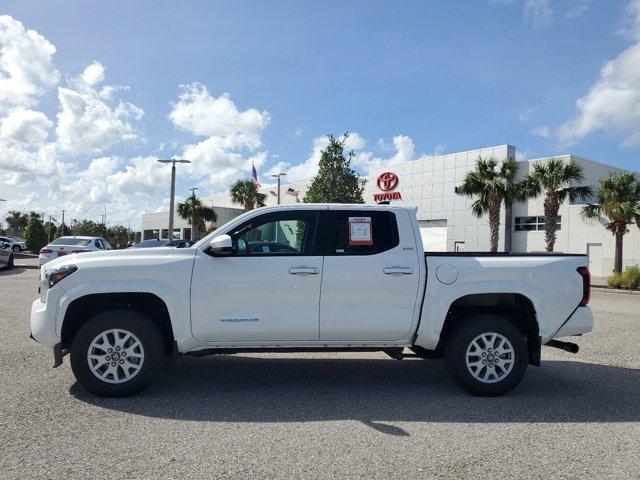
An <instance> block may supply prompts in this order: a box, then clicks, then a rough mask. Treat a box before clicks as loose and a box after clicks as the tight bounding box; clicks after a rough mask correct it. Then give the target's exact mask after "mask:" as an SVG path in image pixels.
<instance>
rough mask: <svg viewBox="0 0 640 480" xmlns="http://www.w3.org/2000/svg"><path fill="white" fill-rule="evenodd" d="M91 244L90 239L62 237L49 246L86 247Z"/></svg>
mask: <svg viewBox="0 0 640 480" xmlns="http://www.w3.org/2000/svg"><path fill="white" fill-rule="evenodd" d="M90 243H91V239H90V238H75V237H60V238H56V239H55V240H54V241H53V242H51V243H50V244H49V245H79V246H81V247H86V246H87V245H89V244H90Z"/></svg>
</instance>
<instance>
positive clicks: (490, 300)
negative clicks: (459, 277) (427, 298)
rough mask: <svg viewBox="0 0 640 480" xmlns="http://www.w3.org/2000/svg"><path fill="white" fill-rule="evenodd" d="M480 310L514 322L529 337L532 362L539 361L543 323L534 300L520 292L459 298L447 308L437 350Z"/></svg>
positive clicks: (538, 362) (534, 363)
mask: <svg viewBox="0 0 640 480" xmlns="http://www.w3.org/2000/svg"><path fill="white" fill-rule="evenodd" d="M480 314H489V315H494V316H497V317H502V318H504V319H506V320H508V321H509V322H511V323H512V324H513V325H515V326H516V327H517V328H518V329H519V330H520V331H521V332H522V333H523V335H524V336H525V339H526V341H527V348H528V350H529V363H530V364H532V365H536V366H538V365H540V351H541V340H540V325H539V323H538V318H537V315H536V310H535V307H534V303H533V301H532V300H531V299H530V298H529V297H527V296H526V295H523V294H521V293H477V294H469V295H464V296H462V297H459V298H457V299H456V300H455V301H454V302H453V303H451V305H450V306H449V309H448V311H447V314H446V317H445V321H444V324H443V325H442V330H441V333H440V340H439V342H438V346H437V348H436V351H437V352H441V351H442V348H443V346H444V343H445V342H446V341H447V337H448V336H449V335H450V334H451V332H453V330H454V329H455V327H456V325H457V323H458V322H460V321H461V320H463V319H466V318H469V317H472V316H475V315H480Z"/></svg>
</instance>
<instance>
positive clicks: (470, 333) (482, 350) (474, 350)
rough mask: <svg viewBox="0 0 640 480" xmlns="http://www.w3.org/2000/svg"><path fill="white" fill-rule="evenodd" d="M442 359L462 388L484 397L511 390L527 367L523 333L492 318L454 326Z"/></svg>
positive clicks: (489, 316) (480, 316) (502, 319)
mask: <svg viewBox="0 0 640 480" xmlns="http://www.w3.org/2000/svg"><path fill="white" fill-rule="evenodd" d="M444 359H445V364H446V366H447V370H448V371H449V373H450V374H451V375H452V376H453V377H454V378H455V379H456V380H457V381H458V383H459V384H460V385H461V386H462V388H464V389H465V390H466V391H467V392H469V393H472V394H473V395H479V396H484V397H493V396H498V395H504V394H505V393H507V392H509V391H511V390H513V389H514V388H515V387H516V386H517V385H518V384H519V383H520V381H521V380H522V378H523V377H524V374H525V372H526V370H527V364H528V363H529V358H528V350H527V343H526V339H525V336H524V335H523V333H522V332H521V331H520V330H518V328H517V327H516V326H515V325H513V324H512V323H511V322H509V320H508V319H505V318H501V317H498V316H494V315H478V316H474V317H470V318H466V319H464V320H463V321H461V322H460V323H458V325H456V327H455V329H454V331H453V332H452V333H451V335H450V336H449V337H448V339H447V342H446V344H445V350H444Z"/></svg>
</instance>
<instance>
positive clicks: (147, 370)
mask: <svg viewBox="0 0 640 480" xmlns="http://www.w3.org/2000/svg"><path fill="white" fill-rule="evenodd" d="M162 358H163V341H162V334H161V333H160V331H159V329H158V327H157V326H156V325H155V324H154V323H153V321H151V320H150V319H149V318H148V317H146V316H144V315H141V314H139V313H137V312H132V311H129V310H112V311H108V312H103V313H100V314H98V315H96V316H95V317H93V318H92V319H90V320H89V321H87V322H86V323H85V324H84V325H83V326H82V327H81V328H80V330H79V331H78V333H77V334H76V336H75V338H74V339H73V342H72V344H71V369H72V370H73V374H74V375H75V377H76V379H77V380H78V382H79V383H80V385H82V386H83V387H84V388H85V389H86V390H88V391H89V392H91V393H94V394H96V395H99V396H101V397H125V396H129V395H133V394H134V393H137V392H139V391H141V390H143V389H145V388H146V387H147V386H148V385H149V384H150V383H151V380H152V379H153V376H154V375H155V373H156V371H157V370H158V368H159V366H160V363H161V361H162Z"/></svg>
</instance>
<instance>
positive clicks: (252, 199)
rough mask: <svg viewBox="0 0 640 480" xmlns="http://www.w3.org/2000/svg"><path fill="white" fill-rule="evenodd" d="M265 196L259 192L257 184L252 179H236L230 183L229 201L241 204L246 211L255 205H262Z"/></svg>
mask: <svg viewBox="0 0 640 480" xmlns="http://www.w3.org/2000/svg"><path fill="white" fill-rule="evenodd" d="M266 199H267V196H266V195H265V194H264V193H260V191H259V190H258V185H256V183H255V182H254V181H253V180H237V181H236V182H235V183H234V184H233V185H231V201H232V202H233V203H237V204H238V205H242V206H243V207H244V211H245V212H248V211H249V210H253V209H254V208H256V207H264V201H265V200H266Z"/></svg>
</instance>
